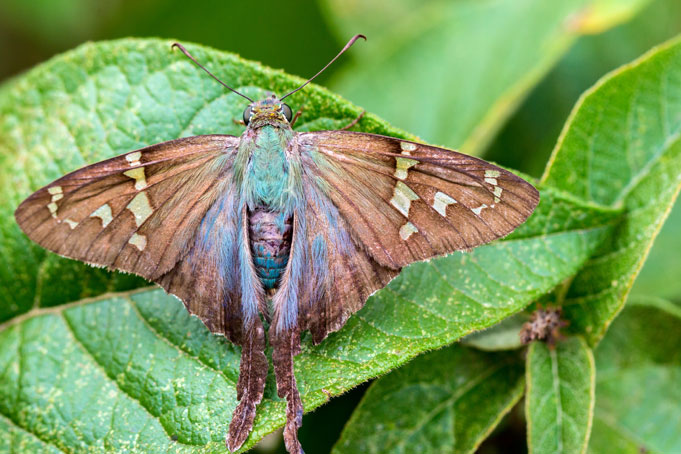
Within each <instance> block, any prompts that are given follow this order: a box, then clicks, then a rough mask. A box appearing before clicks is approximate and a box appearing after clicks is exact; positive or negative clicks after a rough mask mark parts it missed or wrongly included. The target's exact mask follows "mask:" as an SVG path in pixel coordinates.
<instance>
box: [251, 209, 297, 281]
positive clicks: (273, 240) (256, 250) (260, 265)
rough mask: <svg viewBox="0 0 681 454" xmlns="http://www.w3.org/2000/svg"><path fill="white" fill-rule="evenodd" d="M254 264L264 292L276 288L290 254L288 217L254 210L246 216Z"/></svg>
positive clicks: (263, 210)
mask: <svg viewBox="0 0 681 454" xmlns="http://www.w3.org/2000/svg"><path fill="white" fill-rule="evenodd" d="M248 221H249V229H250V240H251V253H252V254H253V264H254V265H255V269H256V272H257V273H258V277H259V278H260V282H262V286H263V288H264V289H265V290H271V289H276V288H277V287H278V285H279V280H280V279H281V276H282V275H283V274H284V270H285V269H286V264H287V263H288V256H289V252H290V251H291V218H290V217H289V218H287V217H285V216H284V214H283V213H280V212H277V211H268V210H267V208H265V207H259V208H256V209H255V210H254V211H252V212H250V214H249V218H248Z"/></svg>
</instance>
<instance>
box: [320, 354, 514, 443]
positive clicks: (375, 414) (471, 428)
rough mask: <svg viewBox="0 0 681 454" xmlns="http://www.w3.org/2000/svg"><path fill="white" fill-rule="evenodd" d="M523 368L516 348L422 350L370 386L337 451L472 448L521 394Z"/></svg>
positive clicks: (345, 430) (344, 432)
mask: <svg viewBox="0 0 681 454" xmlns="http://www.w3.org/2000/svg"><path fill="white" fill-rule="evenodd" d="M523 374H524V371H523V364H522V361H521V359H520V356H519V355H518V354H517V353H492V354H485V353H482V352H478V351H475V350H473V349H469V348H466V347H461V346H458V345H455V346H451V347H448V348H446V349H442V350H439V351H437V352H434V353H429V354H427V355H423V356H420V357H418V358H416V359H415V360H414V361H412V362H410V363H409V364H408V365H407V366H405V367H402V368H400V369H398V370H397V371H395V372H393V373H392V374H390V375H388V376H387V377H385V378H384V379H381V380H379V381H378V382H376V384H375V385H374V386H372V387H371V388H369V391H367V393H366V394H365V396H364V399H363V400H362V403H361V404H360V406H359V407H358V408H357V410H356V411H355V413H354V414H353V416H352V418H351V419H350V421H349V422H348V424H347V425H346V427H345V429H344V431H343V435H342V436H341V439H340V440H339V441H338V443H337V444H336V446H335V448H334V450H333V452H334V454H343V453H358V452H361V453H376V454H384V453H385V454H389V453H400V454H406V453H421V454H428V453H433V454H436V453H442V452H448V453H453V454H460V453H471V452H473V451H475V449H476V448H477V447H478V445H479V444H480V442H481V441H482V440H483V439H484V438H485V437H486V436H487V435H488V434H489V432H491V430H492V429H493V428H494V427H495V426H496V424H497V423H498V422H499V419H501V417H502V416H503V415H504V414H505V413H506V412H507V411H508V410H510V409H511V407H512V406H513V405H514V404H515V403H516V402H517V401H518V400H520V398H521V397H522V394H523V388H524V380H523Z"/></svg>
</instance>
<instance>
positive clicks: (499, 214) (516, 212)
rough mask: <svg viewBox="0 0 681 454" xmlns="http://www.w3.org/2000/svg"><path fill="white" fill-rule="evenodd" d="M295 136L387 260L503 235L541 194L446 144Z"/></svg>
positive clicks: (364, 237)
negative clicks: (449, 148)
mask: <svg viewBox="0 0 681 454" xmlns="http://www.w3.org/2000/svg"><path fill="white" fill-rule="evenodd" d="M300 144H301V148H302V149H303V150H305V152H304V153H303V158H304V159H307V161H306V163H307V165H308V166H311V167H313V168H314V169H315V170H316V171H317V172H318V180H320V181H322V182H323V183H322V184H321V186H323V189H324V190H325V192H326V193H327V194H328V195H329V197H330V198H331V200H333V202H334V204H335V205H336V206H337V207H338V209H339V210H340V212H341V213H342V215H343V217H344V218H345V219H346V220H347V221H348V223H349V224H350V225H351V226H352V228H353V231H354V233H355V235H356V236H357V237H358V238H359V240H360V242H361V243H362V244H363V246H364V247H365V249H366V250H367V251H368V253H369V254H371V255H372V257H373V258H374V259H375V260H377V261H378V262H379V263H380V264H382V265H384V266H388V267H391V268H399V267H402V266H404V265H406V264H408V263H411V262H414V261H417V260H423V259H427V258H429V257H433V256H437V255H443V254H447V253H450V252H453V251H455V250H468V249H472V248H474V247H476V246H479V245H481V244H484V243H487V242H489V241H492V240H494V239H496V238H500V237H503V236H505V235H507V234H509V233H510V232H511V231H512V230H513V229H514V228H516V227H517V226H518V225H520V224H521V223H522V222H523V221H524V220H525V219H527V217H528V216H529V215H530V214H531V213H532V211H533V210H534V208H535V206H536V205H537V203H538V201H539V194H538V192H537V190H536V189H535V188H534V187H533V186H532V185H530V184H529V183H527V182H526V181H524V180H523V179H521V178H519V177H517V176H515V175H513V174H512V173H510V172H508V171H506V170H504V169H501V168H500V167H497V166H495V165H493V164H490V163H488V162H485V161H483V160H481V159H477V158H474V157H471V156H467V155H463V154H461V153H457V152H454V151H451V150H446V149H442V148H437V147H432V146H428V145H423V144H418V143H415V142H411V141H405V140H401V139H396V138H392V137H385V136H377V135H373V134H364V133H354V132H345V131H327V132H322V133H303V134H301V135H300Z"/></svg>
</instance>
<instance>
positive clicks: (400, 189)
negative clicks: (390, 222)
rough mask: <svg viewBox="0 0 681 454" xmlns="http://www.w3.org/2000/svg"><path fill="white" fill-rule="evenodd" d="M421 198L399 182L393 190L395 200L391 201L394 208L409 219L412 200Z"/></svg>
mask: <svg viewBox="0 0 681 454" xmlns="http://www.w3.org/2000/svg"><path fill="white" fill-rule="evenodd" d="M418 198H419V196H417V195H416V193H415V192H414V191H412V190H411V188H410V187H409V186H407V185H406V184H404V183H402V182H401V181H398V182H397V183H396V184H395V189H394V190H393V198H392V199H390V203H391V204H392V206H394V207H395V208H397V211H399V212H400V213H402V214H403V215H404V217H409V208H410V207H411V202H412V200H418Z"/></svg>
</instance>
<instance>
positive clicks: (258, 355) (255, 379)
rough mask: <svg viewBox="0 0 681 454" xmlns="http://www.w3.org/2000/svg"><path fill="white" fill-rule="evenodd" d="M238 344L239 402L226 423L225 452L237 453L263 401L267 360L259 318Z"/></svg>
mask: <svg viewBox="0 0 681 454" xmlns="http://www.w3.org/2000/svg"><path fill="white" fill-rule="evenodd" d="M242 339H243V342H241V366H240V369H239V381H238V383H237V388H236V393H237V396H236V397H237V399H239V405H237V407H236V409H235V410H234V414H233V415H232V422H231V423H230V424H229V434H228V435H227V449H229V450H230V451H231V452H234V451H236V450H237V449H239V448H240V447H241V445H243V444H244V441H246V438H248V434H249V433H250V432H251V429H252V428H253V419H254V418H255V408H256V406H257V405H258V404H259V403H260V401H261V400H262V396H263V392H264V390H265V380H266V378H267V369H268V367H269V365H268V363H267V357H266V356H265V329H264V328H263V325H262V322H261V321H260V319H259V318H255V319H254V320H253V321H252V322H251V323H250V326H248V327H246V329H245V330H244V335H243V338H242Z"/></svg>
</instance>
